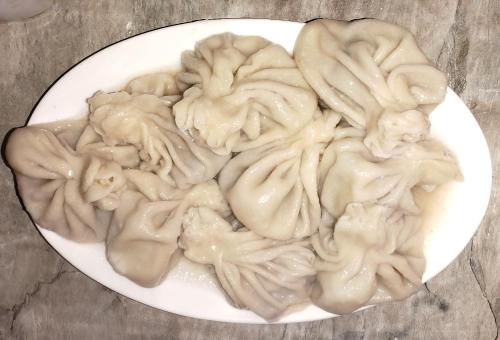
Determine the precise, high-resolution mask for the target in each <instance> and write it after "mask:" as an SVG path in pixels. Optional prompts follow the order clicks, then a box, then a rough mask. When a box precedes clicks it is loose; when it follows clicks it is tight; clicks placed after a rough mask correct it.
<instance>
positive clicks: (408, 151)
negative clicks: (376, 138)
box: [319, 138, 461, 217]
mask: <svg viewBox="0 0 500 340" xmlns="http://www.w3.org/2000/svg"><path fill="white" fill-rule="evenodd" d="M319 173H320V187H321V204H322V205H323V206H324V207H325V208H326V209H327V210H328V212H329V213H330V214H331V215H333V216H334V217H338V216H340V215H342V214H343V213H344V209H345V207H346V206H347V204H349V203H350V202H365V201H372V202H375V201H376V202H378V203H380V204H384V205H388V206H391V207H399V208H401V209H403V210H404V211H406V212H408V213H413V214H418V213H419V212H420V210H419V208H418V206H417V205H416V204H415V202H414V200H413V195H412V192H411V190H412V188H413V187H415V186H420V187H423V188H424V189H426V190H428V191H430V190H433V189H434V187H436V186H438V185H441V184H443V183H446V182H449V181H452V180H459V179H461V173H460V170H459V168H458V166H457V164H456V161H455V159H454V158H453V157H452V155H450V154H449V152H448V151H447V150H446V149H445V148H444V147H443V146H442V145H441V144H439V143H437V142H435V141H432V140H426V141H422V142H420V143H413V144H408V145H407V146H406V147H405V148H404V149H402V150H401V153H400V154H397V155H394V156H393V157H392V158H391V159H380V158H377V157H374V156H373V155H372V154H371V153H370V151H369V150H368V148H367V147H366V146H365V145H364V144H363V142H362V140H361V138H344V139H339V140H336V141H334V142H332V143H331V144H330V145H329V146H328V147H327V149H326V150H325V152H324V155H323V158H322V160H321V162H320V164H319Z"/></svg>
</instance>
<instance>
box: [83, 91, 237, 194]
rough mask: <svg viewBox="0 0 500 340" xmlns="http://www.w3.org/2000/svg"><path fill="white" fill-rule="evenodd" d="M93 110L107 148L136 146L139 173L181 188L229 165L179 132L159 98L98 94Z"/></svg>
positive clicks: (91, 101) (92, 102) (92, 122)
mask: <svg viewBox="0 0 500 340" xmlns="http://www.w3.org/2000/svg"><path fill="white" fill-rule="evenodd" d="M89 105H90V117H89V119H90V125H91V126H92V127H93V129H94V130H95V132H97V134H99V135H100V136H101V138H102V140H103V142H104V144H106V145H108V146H130V145H132V146H134V147H135V148H136V149H137V150H138V156H139V159H140V164H139V168H140V169H141V170H145V171H153V172H155V173H156V174H158V175H159V176H160V177H161V178H162V179H163V180H165V181H169V182H171V183H175V185H177V186H178V187H180V188H186V187H189V186H190V185H193V184H198V183H202V182H204V181H207V180H209V179H211V178H213V177H214V176H215V175H216V174H217V173H218V172H219V171H220V169H221V168H222V167H223V166H224V164H226V162H227V161H228V160H229V156H220V155H217V154H215V153H213V152H212V151H211V150H210V149H208V148H206V147H203V146H199V145H197V144H196V143H194V142H193V141H192V140H191V138H190V137H189V136H187V135H185V134H183V133H182V132H180V131H179V130H178V129H177V127H176V126H175V123H174V121H173V117H172V115H171V111H170V108H169V107H168V105H167V104H166V103H164V102H163V101H162V100H161V99H160V98H158V97H156V96H153V95H147V94H145V95H130V94H128V93H126V92H117V93H109V94H108V93H102V92H99V93H97V94H96V95H95V96H94V97H92V98H91V99H89ZM132 160H133V161H134V162H135V160H136V158H132Z"/></svg>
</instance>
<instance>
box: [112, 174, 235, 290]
mask: <svg viewBox="0 0 500 340" xmlns="http://www.w3.org/2000/svg"><path fill="white" fill-rule="evenodd" d="M126 177H127V179H128V180H129V182H130V183H131V185H130V190H127V191H125V192H124V193H123V194H122V195H121V197H120V198H121V203H120V205H119V207H118V208H117V209H116V210H115V212H114V214H113V219H112V221H111V225H110V229H109V234H108V237H107V240H106V253H107V257H108V260H109V262H110V263H111V265H112V266H113V268H114V270H115V271H116V272H118V273H119V274H121V275H124V276H126V277H127V278H129V279H130V280H132V281H134V282H135V283H137V284H139V285H141V286H144V287H154V286H156V285H158V284H160V283H161V282H162V281H163V279H164V278H165V276H166V275H167V273H168V271H169V269H170V260H171V257H172V254H173V253H174V252H175V251H176V250H177V248H178V247H177V239H178V237H179V235H180V233H181V224H182V218H183V216H184V214H185V212H186V210H187V209H188V208H189V207H198V206H206V207H209V208H211V209H214V210H215V211H217V212H219V213H221V214H223V215H228V214H229V209H228V207H227V203H226V202H225V200H224V198H223V197H222V195H221V193H220V191H219V188H218V186H217V184H216V183H215V181H213V180H212V181H208V182H205V183H201V184H198V185H196V186H194V187H193V188H191V189H184V190H180V189H176V188H175V187H173V186H170V185H169V184H168V183H166V182H164V181H163V180H161V179H160V178H159V177H158V176H156V175H154V174H151V173H148V172H142V171H138V170H127V171H126Z"/></svg>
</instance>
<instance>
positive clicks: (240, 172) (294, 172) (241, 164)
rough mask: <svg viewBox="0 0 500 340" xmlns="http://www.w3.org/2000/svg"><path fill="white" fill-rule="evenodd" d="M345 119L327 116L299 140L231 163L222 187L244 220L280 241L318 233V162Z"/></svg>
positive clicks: (244, 154)
mask: <svg viewBox="0 0 500 340" xmlns="http://www.w3.org/2000/svg"><path fill="white" fill-rule="evenodd" d="M339 120H340V116H339V115H338V114H335V113H333V112H331V111H327V112H325V113H324V114H323V115H321V116H320V117H318V118H317V119H315V120H314V121H313V122H311V123H310V124H309V125H308V126H307V127H305V128H304V129H303V130H302V131H301V132H300V133H298V134H297V135H295V136H293V137H290V138H288V139H285V140H281V141H276V142H273V143H269V144H266V145H264V146H261V147H259V148H256V149H251V150H247V151H244V152H241V153H239V154H238V155H237V156H235V157H234V158H233V159H231V161H229V163H228V164H227V166H226V167H225V168H224V169H223V170H222V171H221V173H220V175H219V185H220V187H221V190H222V192H223V193H224V195H225V197H226V198H227V200H228V202H229V204H230V206H231V209H232V211H233V214H234V215H235V216H236V217H237V218H238V220H240V221H241V222H242V223H243V224H244V225H245V226H246V227H247V228H249V229H251V230H252V231H254V232H255V233H257V234H258V235H260V236H264V237H268V238H272V239H277V240H288V239H290V238H300V237H306V236H309V235H311V234H312V233H314V232H315V231H316V230H317V228H318V226H319V222H320V220H321V207H320V202H319V198H318V179H317V174H318V163H319V161H320V157H321V155H322V153H323V150H324V148H325V147H326V145H327V143H328V142H329V141H330V140H331V139H332V138H333V135H334V131H335V126H336V125H337V123H338V121H339Z"/></svg>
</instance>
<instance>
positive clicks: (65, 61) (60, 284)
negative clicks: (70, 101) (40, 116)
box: [0, 0, 500, 339]
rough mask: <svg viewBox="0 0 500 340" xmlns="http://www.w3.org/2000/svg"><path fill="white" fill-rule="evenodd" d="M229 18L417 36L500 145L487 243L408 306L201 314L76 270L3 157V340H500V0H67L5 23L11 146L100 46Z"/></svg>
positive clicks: (3, 96) (5, 108) (1, 79)
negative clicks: (43, 100) (44, 229)
mask: <svg viewBox="0 0 500 340" xmlns="http://www.w3.org/2000/svg"><path fill="white" fill-rule="evenodd" d="M222 17H256V18H275V19H286V20H294V21H305V20H309V19H312V18H317V17H327V18H336V19H345V20H350V19H355V18H362V17H374V18H379V19H384V20H388V21H391V22H395V23H398V24H400V25H402V26H405V27H407V28H408V29H410V30H411V31H412V32H414V33H415V35H416V37H417V40H418V42H419V44H420V45H421V46H422V48H423V50H424V51H425V52H426V54H427V55H428V56H429V57H430V59H431V60H433V61H435V62H436V63H437V65H438V66H439V67H440V68H441V69H442V70H444V71H446V72H447V73H448V75H449V78H450V86H451V87H452V88H453V89H454V90H455V91H456V92H457V93H458V94H459V95H460V96H461V97H462V99H463V100H464V101H465V102H466V104H467V105H468V106H469V107H470V108H471V109H472V111H473V113H474V115H475V117H476V119H477V120H478V122H479V124H480V125H481V128H482V129H483V131H484V134H485V135H486V138H487V141H488V144H489V147H490V150H491V155H492V160H493V173H494V177H493V191H492V196H491V201H490V205H489V208H488V211H487V213H486V216H485V218H484V220H483V222H482V224H481V226H480V228H479V230H478V232H477V233H476V235H475V236H474V239H473V240H472V241H471V242H470V243H469V244H468V245H467V247H466V248H465V249H464V251H463V252H462V254H461V255H460V256H459V257H458V258H457V259H456V260H455V261H454V262H453V263H452V264H451V265H450V266H449V267H448V268H447V269H446V270H444V271H443V272H442V273H440V274H439V275H438V276H436V277H435V278H434V279H432V280H431V281H430V282H428V283H427V284H426V286H425V287H424V289H422V290H421V291H420V292H419V293H417V294H416V295H414V296H413V297H411V298H409V299H408V300H406V301H403V302H398V303H391V304H385V305H381V306H377V307H375V308H371V309H368V310H366V311H363V312H360V313H356V314H354V315H349V316H344V317H341V318H335V319H330V320H323V321H317V322H307V323H298V324H289V325H260V326H258V325H238V324H226V323H219V322H210V321H204V320H196V319H190V318H187V317H181V316H177V315H174V314H170V313H166V312H162V311H158V310H155V309H153V308H151V307H148V306H144V305H142V304H140V303H137V302H134V301H132V300H130V299H128V298H125V297H123V296H120V295H118V294H116V293H114V292H112V291H110V290H109V289H107V288H105V287H103V286H101V285H100V284H98V283H96V282H94V281H93V280H91V279H89V278H88V277H86V276H85V275H83V274H81V273H80V272H78V271H77V270H76V269H75V268H73V267H72V266H71V265H69V264H68V263H67V262H66V261H65V260H64V259H63V258H62V257H61V256H59V255H58V254H57V253H56V252H55V251H54V250H53V249H52V248H51V247H50V246H49V245H48V244H47V243H46V242H45V241H44V240H43V239H42V237H41V236H40V234H39V233H38V232H37V231H36V230H35V228H34V227H33V225H32V224H31V222H30V219H29V218H28V216H27V214H26V213H25V212H24V211H23V209H22V207H21V205H20V203H19V200H18V198H17V196H16V194H15V191H14V182H13V177H12V174H11V172H10V171H9V169H8V168H7V167H6V166H5V164H3V163H0V172H1V177H0V192H1V195H0V201H1V205H0V216H1V218H0V339H11V338H12V339H128V338H130V339H135V338H145V339H157V338H158V339H159V338H169V339H176V338H179V339H208V338H212V339H232V338H239V339H255V338H262V339H267V338H269V339H271V338H272V339H275V338H280V339H332V338H339V339H379V338H380V339H443V338H444V339H495V338H498V325H499V322H500V270H499V263H500V261H499V255H500V229H499V228H498V227H499V224H500V220H499V218H500V211H499V206H500V197H499V196H498V195H499V191H498V186H499V176H498V173H499V165H500V133H499V132H500V130H499V129H500V77H499V75H500V72H499V67H500V65H499V64H500V58H499V55H500V39H499V38H498V37H499V34H500V19H499V18H500V2H499V1H495V0H481V1H467V0H458V1H457V0H447V1H435V0H429V1H398V0H394V1H383V0H365V1H364V0H353V1H350V0H345V1H324V0H314V1H303V2H301V1H286V0H285V1H271V0H258V1H248V0H247V1H243V0H227V1H209V0H200V1H187V0H176V1H160V0H155V1H146V0H143V1H133V0H126V1H122V0H112V1H98V0H88V1H76V0H74V1H63V0H60V1H55V2H54V5H53V6H52V7H51V8H50V9H49V10H47V11H46V12H44V13H42V14H40V15H38V16H36V17H34V18H31V19H29V20H25V21H22V22H10V23H0V138H1V139H2V140H3V138H4V137H3V136H5V134H6V133H7V132H8V131H9V130H10V129H11V128H12V127H15V126H20V125H23V124H24V123H25V121H26V118H27V116H28V114H29V112H30V111H31V109H32V108H33V106H34V105H35V103H36V102H37V100H38V99H39V98H40V96H41V95H42V94H43V93H44V91H45V90H46V89H47V87H48V86H49V85H50V84H51V83H52V82H53V81H54V80H55V79H56V78H57V77H58V76H59V75H61V74H62V73H63V72H64V71H65V70H67V69H68V68H69V67H71V66H72V65H73V64H74V63H76V62H78V61H79V60H81V59H82V58H84V57H85V56H87V55H89V54H90V53H92V52H94V51H96V50H97V49H99V48H101V47H104V46H106V45H108V44H110V43H112V42H115V41H117V40H119V39H122V38H125V37H127V36H131V35H134V34H137V33H140V32H143V31H146V30H149V29H152V28H156V27H161V26H166V25H171V24H176V23H181V22H188V21H192V20H197V19H201V18H222ZM464 138H467V136H464Z"/></svg>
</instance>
